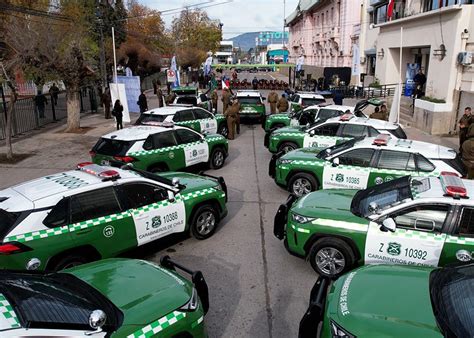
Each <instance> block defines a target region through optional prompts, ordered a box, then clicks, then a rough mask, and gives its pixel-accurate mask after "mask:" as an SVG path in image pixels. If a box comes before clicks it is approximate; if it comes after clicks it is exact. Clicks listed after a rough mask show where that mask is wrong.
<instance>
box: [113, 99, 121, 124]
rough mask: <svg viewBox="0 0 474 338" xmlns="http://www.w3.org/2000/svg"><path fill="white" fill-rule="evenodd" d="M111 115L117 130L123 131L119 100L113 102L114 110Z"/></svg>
mask: <svg viewBox="0 0 474 338" xmlns="http://www.w3.org/2000/svg"><path fill="white" fill-rule="evenodd" d="M112 115H113V116H115V121H116V122H117V130H119V129H123V124H122V119H123V106H122V104H121V103H120V100H115V103H114V109H113V110H112Z"/></svg>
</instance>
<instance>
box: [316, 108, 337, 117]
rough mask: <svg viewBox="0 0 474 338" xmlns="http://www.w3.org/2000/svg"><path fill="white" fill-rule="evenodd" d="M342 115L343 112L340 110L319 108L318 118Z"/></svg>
mask: <svg viewBox="0 0 474 338" xmlns="http://www.w3.org/2000/svg"><path fill="white" fill-rule="evenodd" d="M340 115H342V112H341V111H340V110H336V109H327V108H321V109H319V114H318V119H320V120H327V119H329V118H331V117H336V116H340Z"/></svg>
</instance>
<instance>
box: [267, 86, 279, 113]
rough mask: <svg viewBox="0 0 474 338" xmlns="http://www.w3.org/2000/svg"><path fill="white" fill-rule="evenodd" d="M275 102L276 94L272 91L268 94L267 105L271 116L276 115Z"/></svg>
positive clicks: (276, 99) (276, 100)
mask: <svg viewBox="0 0 474 338" xmlns="http://www.w3.org/2000/svg"><path fill="white" fill-rule="evenodd" d="M277 102H278V94H277V93H276V92H275V90H272V91H271V92H270V94H268V103H269V104H270V113H272V114H275V113H276V105H277Z"/></svg>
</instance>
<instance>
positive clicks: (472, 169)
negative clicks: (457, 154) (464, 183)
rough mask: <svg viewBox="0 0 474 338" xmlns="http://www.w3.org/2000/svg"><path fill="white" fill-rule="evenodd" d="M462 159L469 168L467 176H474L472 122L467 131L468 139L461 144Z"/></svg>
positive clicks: (470, 177) (473, 126) (473, 133)
mask: <svg viewBox="0 0 474 338" xmlns="http://www.w3.org/2000/svg"><path fill="white" fill-rule="evenodd" d="M461 148H462V150H461V154H462V161H463V163H464V165H465V166H466V168H467V178H468V179H470V180H472V179H473V178H474V124H471V125H470V126H469V128H468V130H467V133H466V140H465V141H464V143H463V144H462V146H461Z"/></svg>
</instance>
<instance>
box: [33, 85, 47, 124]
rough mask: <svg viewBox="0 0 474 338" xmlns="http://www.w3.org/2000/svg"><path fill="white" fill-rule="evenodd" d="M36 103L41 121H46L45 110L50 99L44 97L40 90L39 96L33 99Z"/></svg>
mask: <svg viewBox="0 0 474 338" xmlns="http://www.w3.org/2000/svg"><path fill="white" fill-rule="evenodd" d="M33 100H34V102H35V107H36V112H37V113H38V116H39V118H40V119H44V118H45V116H44V109H45V106H46V105H47V104H48V99H47V98H46V96H44V95H43V94H42V93H41V91H40V90H38V94H37V95H36V96H35V98H34V99H33Z"/></svg>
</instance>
